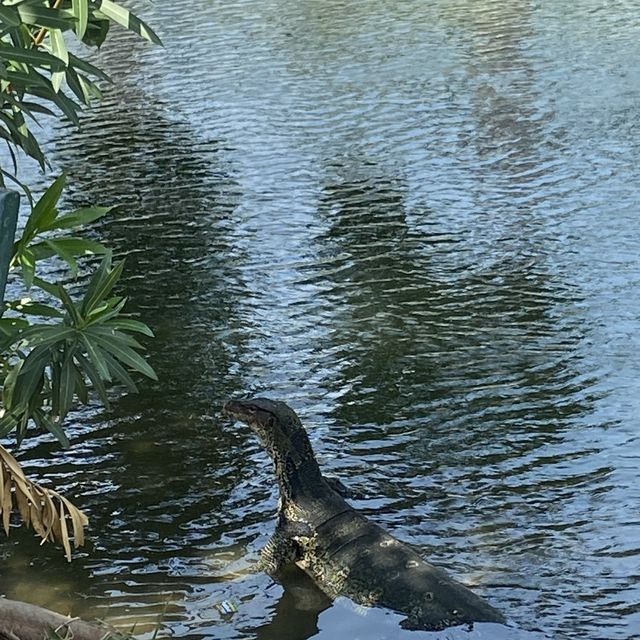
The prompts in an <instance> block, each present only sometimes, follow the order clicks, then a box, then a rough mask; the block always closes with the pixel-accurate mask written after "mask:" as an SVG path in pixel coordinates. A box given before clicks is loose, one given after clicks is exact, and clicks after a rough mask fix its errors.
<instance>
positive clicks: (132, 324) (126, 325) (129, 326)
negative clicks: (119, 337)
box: [109, 318, 154, 338]
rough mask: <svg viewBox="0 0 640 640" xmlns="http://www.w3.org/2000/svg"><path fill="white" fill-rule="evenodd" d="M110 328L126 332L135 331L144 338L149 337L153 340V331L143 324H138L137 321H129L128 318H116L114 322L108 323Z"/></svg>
mask: <svg viewBox="0 0 640 640" xmlns="http://www.w3.org/2000/svg"><path fill="white" fill-rule="evenodd" d="M109 326H110V327H114V328H116V329H124V330H126V331H136V332H137V333H143V334H144V335H145V336H149V337H150V338H153V337H154V335H153V331H152V330H151V329H150V328H149V327H148V326H147V325H146V324H145V323H144V322H139V321H138V320H131V319H129V318H118V319H116V320H112V321H111V322H110V323H109Z"/></svg>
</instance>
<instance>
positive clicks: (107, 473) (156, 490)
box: [0, 0, 640, 640]
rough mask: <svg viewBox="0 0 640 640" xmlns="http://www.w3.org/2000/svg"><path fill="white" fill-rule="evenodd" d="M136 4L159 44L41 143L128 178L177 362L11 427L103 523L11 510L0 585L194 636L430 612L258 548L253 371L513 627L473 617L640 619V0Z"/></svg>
mask: <svg viewBox="0 0 640 640" xmlns="http://www.w3.org/2000/svg"><path fill="white" fill-rule="evenodd" d="M141 12H142V14H143V15H144V16H145V17H147V18H148V19H149V20H150V22H151V23H152V24H153V25H154V26H158V30H159V31H160V32H161V34H162V35H163V38H164V41H165V43H166V47H165V49H159V48H152V47H147V46H146V45H145V44H142V43H139V42H135V41H130V40H129V39H128V38H123V37H122V36H120V37H118V41H119V42H121V43H122V42H124V41H126V43H127V44H126V46H125V47H120V48H117V47H113V48H111V49H109V48H108V47H106V48H105V50H104V52H102V53H101V55H100V61H101V63H102V64H104V65H105V66H106V67H107V68H108V69H109V70H110V71H111V73H112V74H113V76H114V77H115V78H116V79H117V82H118V88H117V89H115V90H113V91H111V92H110V93H109V95H108V97H107V99H106V100H105V102H104V104H103V105H101V106H100V107H99V108H98V109H96V110H95V112H94V114H93V115H90V116H89V117H88V118H87V119H86V122H85V126H84V129H83V130H82V131H81V132H74V131H73V130H72V129H68V128H67V129H59V130H57V131H56V132H54V134H53V135H52V144H51V146H50V148H51V150H52V153H53V157H54V160H55V164H56V166H57V167H60V168H65V169H66V170H67V171H68V172H69V174H70V178H71V181H72V185H73V192H72V193H71V194H70V198H69V203H70V204H78V203H86V202H100V203H110V204H112V203H115V204H117V205H118V208H117V212H116V214H115V215H113V216H112V217H111V218H110V219H109V220H108V221H107V222H106V223H105V224H104V225H102V226H101V227H100V228H99V230H98V232H99V233H100V235H101V236H103V237H104V239H105V240H106V241H107V242H109V243H110V244H111V245H113V246H114V247H116V248H117V250H118V252H119V253H120V254H121V255H126V256H127V274H128V275H127V279H126V282H125V289H126V292H127V294H128V295H129V296H130V297H131V304H130V307H129V308H130V310H132V311H135V312H137V313H139V314H140V315H141V316H142V318H143V319H144V320H145V321H146V322H148V323H149V324H150V325H152V326H153V328H154V330H155V331H156V333H157V340H155V341H154V342H153V343H151V344H150V345H149V349H150V351H149V353H150V360H151V362H152V364H153V366H154V367H155V368H156V370H157V371H158V373H159V374H160V378H161V382H160V383H159V384H157V385H156V384H145V385H143V392H142V394H141V395H139V396H128V397H127V396H117V397H116V398H115V401H114V403H113V406H112V407H111V409H110V410H106V411H102V410H100V409H99V408H98V407H96V408H95V409H94V410H91V411H85V412H83V413H79V414H77V415H76V416H75V420H74V424H73V425H72V427H71V428H70V435H71V436H72V441H73V447H72V449H71V450H69V451H68V452H60V451H58V450H57V449H56V447H55V445H54V444H53V443H52V442H51V441H50V439H48V438H41V439H36V440H32V441H30V442H28V443H27V446H26V447H25V448H24V451H23V452H22V457H21V459H22V460H23V461H24V463H25V465H26V467H27V469H28V470H29V472H30V473H31V474H32V475H34V476H35V477H39V478H41V479H42V480H43V481H45V482H50V483H52V484H55V486H56V487H57V488H58V489H61V490H64V491H66V492H67V493H68V494H69V495H71V496H73V497H74V498H75V500H76V502H77V503H78V504H79V505H80V506H82V507H83V508H85V509H86V510H87V512H88V513H89V515H90V517H91V531H90V542H89V544H88V545H87V547H86V548H85V549H84V550H83V551H82V553H80V554H78V555H77V557H76V559H75V560H74V562H73V563H72V564H71V565H67V564H66V563H65V561H64V559H63V557H62V554H61V553H60V551H59V549H56V548H53V547H49V548H45V549H44V550H41V549H40V548H39V547H38V545H37V543H36V542H35V541H33V540H32V537H31V534H30V533H29V532H26V531H23V530H15V531H13V532H12V535H11V538H10V539H9V541H8V542H6V543H4V544H3V545H2V546H1V547H0V554H1V559H2V564H1V566H0V577H1V584H2V588H1V590H2V592H4V593H6V594H7V595H9V596H12V597H16V598H23V599H25V600H29V601H33V602H37V603H40V604H43V605H46V606H51V607H54V608H59V609H62V610H67V609H68V608H69V607H71V606H72V607H73V612H74V613H76V614H82V615H87V616H99V617H108V618H110V619H111V620H112V621H115V622H116V623H120V624H123V625H125V624H129V623H133V622H134V621H135V622H136V623H137V625H138V626H137V629H138V630H139V631H144V630H148V629H150V628H152V627H153V626H154V625H155V624H156V621H157V620H158V619H159V618H161V619H162V631H163V633H166V634H171V635H174V636H176V637H190V638H199V637H207V638H234V639H236V638H260V639H262V640H276V639H277V640H298V639H303V638H308V637H311V636H312V635H314V634H317V636H316V637H318V638H321V639H323V640H333V639H335V638H338V639H340V640H342V639H344V640H347V639H349V640H351V639H352V638H368V639H375V638H403V639H404V638H407V639H410V638H415V639H417V638H421V637H430V636H428V634H421V633H412V632H407V631H402V630H401V629H400V628H399V626H398V623H397V621H398V620H399V617H397V616H394V615H391V614H385V613H384V612H380V611H370V612H369V613H368V614H367V615H362V612H361V611H355V610H354V609H353V608H352V607H350V606H349V605H348V604H345V603H340V602H339V603H337V604H336V605H335V606H332V607H329V603H328V602H326V601H325V600H324V599H323V597H322V596H321V595H320V594H318V593H317V592H315V591H314V590H313V589H312V588H311V587H310V586H309V585H308V584H306V583H305V582H304V581H303V580H302V579H301V577H300V576H295V575H294V576H291V577H290V578H289V580H288V581H287V584H286V589H285V590H284V591H283V588H282V587H281V586H280V585H277V584H274V583H273V582H272V581H271V580H270V579H269V578H268V577H267V576H265V575H264V574H260V573H257V574H256V573H254V572H252V569H251V568H252V565H253V563H254V562H255V560H256V558H257V557H258V553H259V550H260V548H261V546H262V545H263V544H264V543H265V542H266V540H267V539H268V536H269V534H270V532H271V531H272V530H273V527H274V513H275V509H276V491H275V487H274V478H273V474H272V471H271V467H270V465H269V462H268V460H267V458H266V456H265V454H264V453H263V452H262V451H261V450H260V448H259V446H258V444H257V442H255V441H254V440H253V438H252V436H251V434H250V432H249V431H248V429H246V428H244V427H241V426H237V427H232V425H230V424H229V423H228V422H227V421H226V420H225V419H223V418H222V417H221V416H220V408H221V404H222V401H223V400H224V399H225V398H227V397H229V396H238V395H249V394H254V393H258V392H260V393H264V394H267V395H270V396H271V397H276V398H281V399H284V400H287V401H288V402H289V403H290V404H291V405H292V406H294V407H295V408H296V410H298V411H299V413H300V414H301V416H303V419H304V422H305V423H306V425H307V427H308V430H309V432H310V436H311V438H312V441H313V444H314V446H315V448H316V451H317V453H318V458H319V460H320V462H321V465H322V466H323V468H324V469H325V470H326V471H327V472H330V473H332V474H333V475H335V476H338V477H340V478H341V479H343V480H344V481H345V482H346V483H348V484H350V485H351V486H353V487H354V488H355V489H357V490H358V491H359V492H361V493H362V494H363V495H364V497H363V498H362V499H360V500H357V501H356V505H357V506H358V507H359V508H361V509H362V510H363V511H365V512H366V513H367V514H369V515H370V516H371V517H372V518H374V519H375V520H376V521H377V522H379V523H381V524H383V525H384V526H385V527H387V528H388V529H389V530H390V531H391V532H393V533H394V534H395V535H396V536H398V537H400V538H402V539H404V540H406V541H409V542H411V543H412V544H414V545H417V546H418V547H419V548H420V549H421V550H422V551H423V552H424V555H425V556H426V557H428V558H430V559H431V560H433V561H434V562H436V563H440V564H442V565H444V566H445V567H447V568H448V569H449V570H450V572H452V573H454V574H455V575H456V576H457V577H459V578H460V579H461V580H462V581H464V582H466V583H467V584H470V585H474V588H475V590H477V591H478V592H479V593H482V594H483V595H484V596H486V597H487V598H488V599H489V600H490V601H491V602H492V603H494V604H495V605H496V606H498V607H500V608H501V609H502V610H503V611H505V612H506V613H507V614H508V615H509V617H510V618H511V619H512V621H513V623H514V625H515V626H516V627H517V628H518V629H521V630H522V632H519V631H515V630H511V631H504V630H502V631H501V630H495V629H488V630H487V629H485V630H484V631H483V630H482V629H477V630H476V632H475V635H473V634H472V635H468V636H467V637H469V638H472V637H473V638H475V637H485V638H514V639H517V638H521V637H522V638H524V637H529V636H528V635H527V634H526V633H525V631H526V630H529V631H533V630H536V629H542V630H544V631H545V632H547V633H548V634H549V635H550V636H552V637H554V638H572V639H573V638H585V639H588V640H597V639H604V638H606V639H611V640H613V639H630V638H637V637H640V587H638V580H639V578H640V518H639V516H638V506H639V500H640V489H639V487H640V471H639V470H638V466H639V461H640V445H639V440H638V425H637V422H638V416H639V415H640V384H639V383H638V379H639V378H640V340H639V338H638V335H640V319H639V315H640V301H639V297H638V285H639V284H640V259H639V257H638V246H640V244H639V243H640V225H639V223H638V209H639V208H640V206H639V205H640V195H639V192H638V184H639V182H638V178H639V173H640V169H639V167H640V127H639V125H638V117H637V108H638V104H639V101H640V75H639V74H638V71H637V70H638V68H639V64H640V38H639V36H640V20H639V18H638V12H637V5H636V4H635V3H631V2H624V1H620V2H614V3H609V4H606V5H604V4H602V3H598V2H595V0H587V2H583V3H579V5H575V3H571V2H565V1H564V0H556V1H554V2H547V3H534V2H526V1H523V0H515V1H514V2H510V3H504V2H497V1H494V2H484V1H483V2H475V1H471V0H457V1H453V2H452V1H451V0H437V1H435V2H422V1H418V0H408V1H405V2H385V1H381V0H380V1H376V0H371V1H370V2H348V1H346V0H326V1H324V2H313V1H311V0H300V1H299V2H296V3H287V2H278V1H277V0H254V1H253V2H232V3H231V2H220V1H213V0H208V1H206V2H204V1H201V2H198V1H195V2H189V3H175V2H168V1H167V0H157V1H156V2H155V3H154V4H153V5H150V6H148V5H144V6H142V8H141ZM224 600H231V601H234V602H235V603H236V604H237V607H238V611H237V613H236V614H234V615H232V616H223V615H221V614H220V613H219V612H218V610H217V609H216V608H215V605H216V603H219V602H221V601H224ZM483 634H484V635H483Z"/></svg>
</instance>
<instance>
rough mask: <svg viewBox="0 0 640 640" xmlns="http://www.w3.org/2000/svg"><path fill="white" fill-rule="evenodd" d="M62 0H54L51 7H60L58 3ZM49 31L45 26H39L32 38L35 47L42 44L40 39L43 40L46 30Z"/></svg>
mask: <svg viewBox="0 0 640 640" xmlns="http://www.w3.org/2000/svg"><path fill="white" fill-rule="evenodd" d="M62 2H63V0H56V1H55V2H54V4H53V7H51V8H52V9H58V8H59V7H60V5H61V4H62ZM48 31H49V29H47V27H41V28H40V31H38V33H37V35H36V37H35V38H34V39H33V42H34V43H35V45H36V47H39V46H40V45H41V44H42V41H43V40H44V37H45V36H46V35H47V32H48Z"/></svg>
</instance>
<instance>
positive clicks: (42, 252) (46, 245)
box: [31, 238, 109, 272]
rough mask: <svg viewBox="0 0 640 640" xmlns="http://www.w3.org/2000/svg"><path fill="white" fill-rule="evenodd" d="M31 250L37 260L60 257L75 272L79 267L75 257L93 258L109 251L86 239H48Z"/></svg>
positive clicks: (98, 243)
mask: <svg viewBox="0 0 640 640" xmlns="http://www.w3.org/2000/svg"><path fill="white" fill-rule="evenodd" d="M31 249H32V251H33V253H34V254H35V257H36V260H44V259H45V258H50V257H51V256H53V255H58V256H60V257H61V258H62V259H63V260H65V261H66V262H68V263H69V265H70V266H71V268H72V269H73V271H74V272H76V271H77V267H78V265H77V264H76V261H75V259H74V257H75V256H91V255H96V254H101V253H107V252H108V251H109V250H108V249H107V248H106V247H105V246H104V245H103V244H101V243H100V242H97V241H96V240H87V239H85V238H47V239H45V240H43V241H42V242H37V243H36V244H32V245H31Z"/></svg>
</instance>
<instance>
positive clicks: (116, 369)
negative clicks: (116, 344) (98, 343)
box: [102, 351, 138, 393]
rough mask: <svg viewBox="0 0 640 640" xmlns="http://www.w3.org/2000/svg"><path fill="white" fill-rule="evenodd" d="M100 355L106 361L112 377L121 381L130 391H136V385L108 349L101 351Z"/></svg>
mask: <svg viewBox="0 0 640 640" xmlns="http://www.w3.org/2000/svg"><path fill="white" fill-rule="evenodd" d="M102 355H103V357H104V359H105V360H106V361H107V364H108V365H109V370H110V371H111V373H112V374H113V377H114V378H115V379H116V380H119V381H120V382H122V384H124V385H125V386H126V387H127V389H129V391H131V392H132V393H138V387H137V386H136V383H135V382H134V381H133V378H132V377H131V376H130V375H129V372H128V371H127V370H126V369H125V368H124V367H123V366H122V365H121V364H120V363H119V362H118V361H117V360H116V359H115V358H114V357H113V356H112V355H111V354H110V353H109V352H108V351H103V352H102Z"/></svg>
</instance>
